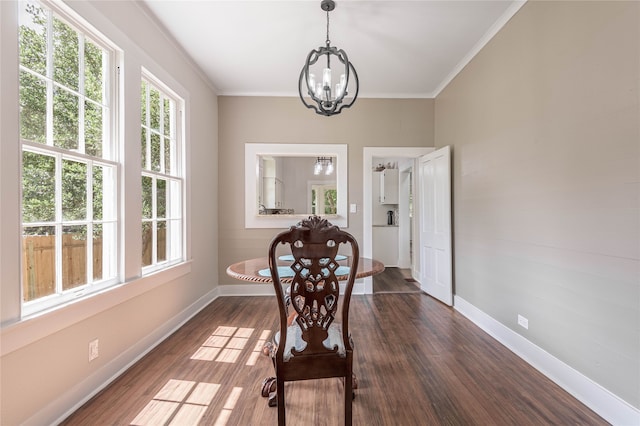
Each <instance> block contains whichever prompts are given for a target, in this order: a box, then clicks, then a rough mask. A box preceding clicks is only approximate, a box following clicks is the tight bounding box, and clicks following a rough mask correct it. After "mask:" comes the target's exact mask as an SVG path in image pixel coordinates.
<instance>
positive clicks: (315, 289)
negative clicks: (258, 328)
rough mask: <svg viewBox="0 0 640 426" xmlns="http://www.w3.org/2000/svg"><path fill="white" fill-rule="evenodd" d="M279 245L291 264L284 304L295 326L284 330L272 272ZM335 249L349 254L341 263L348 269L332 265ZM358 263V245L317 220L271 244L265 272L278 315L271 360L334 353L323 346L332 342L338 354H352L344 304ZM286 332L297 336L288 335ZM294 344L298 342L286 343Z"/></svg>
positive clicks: (276, 272)
mask: <svg viewBox="0 0 640 426" xmlns="http://www.w3.org/2000/svg"><path fill="white" fill-rule="evenodd" d="M279 244H287V245H288V246H289V247H290V250H291V255H292V258H293V260H292V261H291V263H289V262H287V263H286V266H289V265H290V267H291V269H292V271H293V277H292V281H291V286H290V302H291V307H292V308H293V309H294V310H295V313H296V315H297V316H296V318H295V321H296V324H297V325H298V326H299V327H287V315H288V313H287V306H286V305H287V304H286V301H285V293H284V290H283V287H282V280H281V278H280V275H281V273H280V271H279V268H278V267H280V268H282V266H283V263H282V261H280V262H278V258H277V250H276V249H277V246H278V245H279ZM341 244H346V245H348V246H350V248H351V251H350V254H349V253H347V254H349V257H348V260H346V261H345V262H343V263H348V266H346V265H340V264H339V263H338V262H339V261H337V260H336V256H338V250H339V248H340V245H341ZM358 258H359V250H358V243H357V242H356V240H355V238H353V236H352V235H351V234H349V233H347V232H345V231H342V230H340V229H339V228H338V227H337V226H334V225H332V224H331V223H329V222H328V221H327V220H326V219H322V218H320V217H318V216H311V217H309V218H308V219H305V220H303V221H301V222H300V223H298V224H297V225H296V226H292V227H291V228H290V229H289V230H287V231H283V232H281V233H280V234H278V235H277V236H276V237H275V238H274V239H273V240H272V242H271V245H270V247H269V267H270V269H271V276H272V278H273V284H274V288H275V291H276V296H277V299H278V307H279V313H280V336H281V337H280V344H279V345H278V351H277V354H276V356H277V357H278V358H279V359H283V357H284V359H285V361H286V360H287V359H288V357H296V356H306V355H318V354H330V353H336V352H338V347H331V346H330V347H327V344H326V343H327V342H329V341H332V342H335V338H339V339H341V341H342V342H341V343H342V344H341V345H340V347H341V348H343V349H344V350H349V351H351V350H353V348H352V347H351V344H350V341H349V337H348V336H349V334H348V333H349V303H350V300H351V292H352V291H353V284H354V281H355V277H356V271H357V269H358ZM345 276H346V277H347V278H346V287H345V292H344V294H343V295H342V296H341V295H340V286H339V284H338V282H339V280H338V277H340V278H342V279H344V278H345ZM338 309H341V310H340V314H341V315H340V320H341V322H342V324H341V327H340V328H338V330H340V331H341V333H340V336H331V337H332V338H330V339H327V338H328V337H329V332H330V326H331V324H332V322H333V321H334V320H335V318H336V313H338V312H339V311H338ZM292 328H295V329H296V330H295V331H296V332H298V333H300V335H298V336H296V335H294V334H292V333H291V329H292ZM298 328H299V331H298ZM287 329H289V333H287ZM300 338H301V339H302V341H297V342H292V341H290V340H291V339H294V340H299V339H300ZM323 342H324V343H323ZM287 348H289V349H290V350H288V349H287ZM285 354H288V356H287V355H285Z"/></svg>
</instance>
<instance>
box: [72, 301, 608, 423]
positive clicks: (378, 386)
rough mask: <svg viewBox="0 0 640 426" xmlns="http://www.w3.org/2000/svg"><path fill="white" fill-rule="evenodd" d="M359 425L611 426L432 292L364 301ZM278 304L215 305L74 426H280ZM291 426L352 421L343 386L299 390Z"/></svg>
mask: <svg viewBox="0 0 640 426" xmlns="http://www.w3.org/2000/svg"><path fill="white" fill-rule="evenodd" d="M350 318H351V329H352V334H353V336H354V339H355V343H356V348H355V355H354V370H355V372H356V374H357V376H358V379H359V388H358V389H357V390H356V395H357V396H356V398H355V400H354V404H353V410H354V411H353V417H354V424H356V425H402V426H408V425H551V424H553V425H600V424H606V422H605V421H604V420H603V419H601V418H600V417H598V416H597V415H596V414H594V413H593V412H592V411H591V410H589V409H588V408H587V407H585V406H584V405H583V404H581V403H580V402H578V401H577V400H576V399H574V398H573V397H571V396H570V395H569V394H568V393H566V392H565V391H563V390H562V389H560V388H559V387H558V386H556V385H555V384H554V383H552V382H551V381H550V380H548V379H547V378H545V377H544V376H543V375H542V374H540V373H539V372H537V371H536V370H534V369H533V368H532V367H530V366H529V365H528V364H526V363H525V362H524V361H522V360H521V359H520V358H518V357H517V356H516V355H514V354H513V353H511V352H510V351H509V350H507V349H506V348H505V347H503V346H502V345H500V344H499V343H497V342H496V341H495V340H493V339H492V338H491V337H489V336H488V335H487V334H486V333H484V332H483V331H481V330H480V329H479V328H478V327H476V326H475V325H474V324H472V323H471V322H470V321H468V320H467V319H466V318H464V317H463V316H462V315H460V314H459V313H458V312H456V311H455V310H453V309H451V308H449V307H447V306H445V305H443V304H441V303H439V302H437V301H435V300H434V299H432V298H430V297H429V296H427V295H426V294H424V293H393V294H391V293H382V294H374V295H372V296H371V295H370V296H354V297H353V299H352V303H351V315H350ZM275 328H276V309H275V301H274V300H273V299H271V298H269V297H224V298H219V299H217V300H215V301H214V302H212V303H211V304H210V305H209V306H208V307H206V308H205V309H204V310H203V311H202V312H200V313H199V314H198V315H197V316H195V317H194V318H193V319H192V320H191V321H189V322H188V323H187V324H185V325H184V326H183V327H182V328H181V329H180V330H178V331H177V332H176V333H174V334H173V335H172V336H170V337H169V338H168V339H167V340H166V341H164V342H163V343H162V344H160V345H159V346H158V347H157V348H155V349H154V350H153V351H152V352H151V353H149V354H148V355H147V356H146V357H144V358H143V359H142V360H141V361H139V362H138V363H137V364H136V365H134V366H133V367H132V368H131V369H129V371H127V372H126V373H125V374H123V375H122V376H121V377H119V378H118V379H117V380H115V381H114V382H113V383H112V384H111V385H110V386H109V387H107V388H106V389H105V390H103V391H102V392H100V393H99V394H98V395H97V396H96V397H94V398H93V399H92V400H91V401H89V402H88V403H87V404H85V405H84V406H83V407H81V408H80V409H79V410H77V411H76V412H75V413H74V414H73V415H72V416H70V417H69V418H68V419H67V420H66V421H64V422H63V424H64V425H67V426H71V425H129V424H149V425H151V424H153V425H164V424H174V425H181V426H182V425H183V426H189V425H196V424H201V425H225V424H226V425H243V426H244V425H274V424H276V418H277V413H276V409H275V408H269V407H268V406H267V399H266V398H262V397H261V396H260V387H261V382H262V379H263V378H264V377H267V376H270V375H272V365H271V361H270V359H268V358H267V357H265V356H263V355H261V354H260V349H261V347H262V343H263V341H264V339H266V338H268V337H271V335H272V330H274V329H275ZM286 392H287V424H289V425H301V424H308V425H339V424H342V421H343V417H342V413H343V411H342V407H343V406H342V395H343V394H342V392H343V390H342V385H341V383H340V381H339V380H337V379H327V380H321V381H307V382H295V383H288V384H287V387H286Z"/></svg>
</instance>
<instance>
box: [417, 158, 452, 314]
mask: <svg viewBox="0 0 640 426" xmlns="http://www.w3.org/2000/svg"><path fill="white" fill-rule="evenodd" d="M450 152H451V151H450V148H449V147H448V146H447V147H444V148H441V149H439V150H437V151H434V152H432V153H430V154H427V155H425V156H423V157H421V158H420V168H419V171H420V175H419V177H420V179H419V191H420V213H419V214H420V252H421V256H420V259H421V267H420V269H421V279H420V283H421V288H422V290H424V291H425V292H426V293H428V294H430V295H431V296H433V297H435V298H436V299H438V300H440V301H442V302H443V303H446V304H447V305H451V304H452V303H453V282H452V260H451V259H452V252H451V154H450Z"/></svg>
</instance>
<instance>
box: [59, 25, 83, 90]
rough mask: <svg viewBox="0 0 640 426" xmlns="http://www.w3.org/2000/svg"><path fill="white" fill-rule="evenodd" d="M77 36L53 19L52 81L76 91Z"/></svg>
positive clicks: (73, 31) (67, 27)
mask: <svg viewBox="0 0 640 426" xmlns="http://www.w3.org/2000/svg"><path fill="white" fill-rule="evenodd" d="M78 75H79V73H78V34H77V33H76V32H75V30H74V29H73V28H71V27H70V26H68V25H67V24H65V23H64V22H62V21H61V20H59V19H57V18H55V17H54V18H53V79H54V80H55V81H56V82H58V83H61V84H63V85H65V86H66V87H68V88H70V89H73V90H78Z"/></svg>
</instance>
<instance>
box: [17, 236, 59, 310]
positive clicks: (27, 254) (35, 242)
mask: <svg viewBox="0 0 640 426" xmlns="http://www.w3.org/2000/svg"><path fill="white" fill-rule="evenodd" d="M55 266H56V237H55V228H54V227H53V226H40V227H25V228H24V229H23V233H22V300H24V301H25V302H28V301H30V300H34V299H38V298H40V297H44V296H48V295H50V294H54V293H55V291H56V286H55V282H56V268H55Z"/></svg>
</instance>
